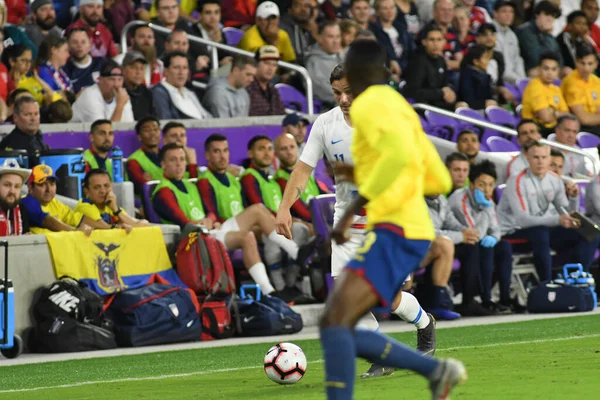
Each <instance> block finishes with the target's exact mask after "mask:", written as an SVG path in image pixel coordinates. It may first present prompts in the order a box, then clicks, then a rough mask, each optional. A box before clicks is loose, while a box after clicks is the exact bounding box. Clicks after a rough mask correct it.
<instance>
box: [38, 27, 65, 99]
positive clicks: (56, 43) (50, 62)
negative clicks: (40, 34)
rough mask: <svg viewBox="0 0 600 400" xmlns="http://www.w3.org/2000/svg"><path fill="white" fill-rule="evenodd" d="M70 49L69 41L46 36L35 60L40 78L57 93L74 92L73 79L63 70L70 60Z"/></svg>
mask: <svg viewBox="0 0 600 400" xmlns="http://www.w3.org/2000/svg"><path fill="white" fill-rule="evenodd" d="M68 47H69V46H68V44H67V39H65V38H63V37H61V36H54V35H49V36H46V38H45V39H44V40H43V41H42V43H41V45H40V50H39V52H38V58H37V59H36V60H35V64H36V65H35V66H36V67H37V72H38V76H39V77H40V79H43V80H44V82H46V83H47V84H48V86H50V88H51V89H52V90H54V91H55V92H63V93H64V92H65V91H69V92H73V84H72V83H71V79H69V76H68V75H67V73H66V72H65V71H64V70H63V69H62V67H64V66H65V65H66V64H67V60H68V58H69V48H68ZM63 97H64V96H63Z"/></svg>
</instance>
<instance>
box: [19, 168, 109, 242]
mask: <svg viewBox="0 0 600 400" xmlns="http://www.w3.org/2000/svg"><path fill="white" fill-rule="evenodd" d="M57 180H58V179H57V178H56V175H54V171H53V170H52V168H50V167H49V166H48V165H37V166H35V167H33V169H32V171H31V175H30V176H29V179H28V180H27V189H28V195H27V196H25V197H24V198H23V199H22V200H21V204H22V205H23V206H24V207H25V208H26V209H27V211H28V212H29V214H30V215H41V214H46V215H47V216H46V217H45V218H44V219H43V220H42V221H41V223H40V221H30V225H31V233H33V234H45V233H48V232H60V231H75V230H80V231H84V232H89V231H91V230H92V229H93V228H94V227H98V226H97V224H96V223H95V221H93V220H92V219H90V218H87V217H85V216H84V215H83V214H82V213H80V212H77V211H73V210H71V207H69V206H67V205H66V204H64V203H62V202H60V201H59V200H58V199H57V198H56V182H57Z"/></svg>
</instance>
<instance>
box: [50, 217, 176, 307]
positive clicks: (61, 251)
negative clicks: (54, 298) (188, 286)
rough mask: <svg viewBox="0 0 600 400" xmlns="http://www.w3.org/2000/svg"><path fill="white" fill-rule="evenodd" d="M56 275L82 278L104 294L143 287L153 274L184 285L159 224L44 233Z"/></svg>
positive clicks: (91, 287)
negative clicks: (128, 231)
mask: <svg viewBox="0 0 600 400" xmlns="http://www.w3.org/2000/svg"><path fill="white" fill-rule="evenodd" d="M46 238H47V240H48V246H49V247H50V253H51V254H52V261H53V263H54V272H55V273H56V277H57V278H60V277H62V276H70V277H72V278H75V279H78V280H83V281H84V282H86V283H87V284H88V286H89V287H90V289H92V290H94V291H95V292H97V293H98V294H100V295H107V294H111V293H115V292H119V291H122V290H125V289H129V288H131V289H133V288H136V287H140V286H144V285H146V283H147V282H148V280H149V279H150V278H151V277H152V275H154V274H158V275H160V276H161V277H162V278H164V279H166V280H167V281H169V282H170V283H172V284H174V285H181V286H182V287H185V285H183V283H181V280H180V279H179V277H178V276H177V273H176V272H175V270H174V269H173V268H172V267H171V262H170V260H169V256H168V254H167V247H166V245H165V241H164V239H163V236H162V232H161V230H160V228H159V227H148V228H135V229H133V230H132V231H131V232H130V233H129V234H126V233H125V231H124V230H123V229H114V230H95V231H93V232H92V234H91V235H90V236H89V237H86V236H85V234H83V233H82V232H55V233H48V234H46Z"/></svg>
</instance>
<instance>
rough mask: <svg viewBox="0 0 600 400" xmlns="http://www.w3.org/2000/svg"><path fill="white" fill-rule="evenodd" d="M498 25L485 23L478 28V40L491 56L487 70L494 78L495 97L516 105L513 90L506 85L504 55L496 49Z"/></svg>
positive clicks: (502, 101)
mask: <svg viewBox="0 0 600 400" xmlns="http://www.w3.org/2000/svg"><path fill="white" fill-rule="evenodd" d="M496 34H497V32H496V27H495V26H494V25H493V24H483V25H481V26H480V27H479V29H478V30H477V39H476V42H477V44H478V45H479V46H483V48H484V49H485V50H486V53H487V54H488V55H489V56H490V61H489V63H488V66H487V69H486V72H487V74H488V75H489V76H490V77H491V78H492V89H493V93H494V99H496V100H498V101H500V102H501V103H505V102H507V103H511V104H513V105H514V106H516V100H515V97H514V96H513V94H512V92H511V91H510V90H508V89H507V88H506V87H505V86H504V78H503V76H504V70H505V68H506V67H505V62H504V56H503V55H502V53H500V52H499V51H496V50H494V49H495V47H496Z"/></svg>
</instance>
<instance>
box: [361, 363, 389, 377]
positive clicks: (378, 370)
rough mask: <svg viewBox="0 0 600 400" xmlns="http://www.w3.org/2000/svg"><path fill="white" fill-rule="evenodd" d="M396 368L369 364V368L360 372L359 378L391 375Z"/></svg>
mask: <svg viewBox="0 0 600 400" xmlns="http://www.w3.org/2000/svg"><path fill="white" fill-rule="evenodd" d="M395 370H396V369H395V368H392V367H383V366H381V365H377V364H371V368H369V370H368V371H367V372H365V373H364V374H362V375H361V376H360V377H361V378H375V377H378V376H388V375H392V374H393V373H394V371H395Z"/></svg>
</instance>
